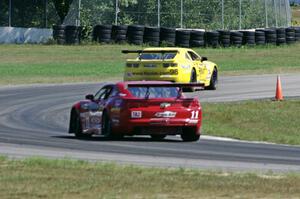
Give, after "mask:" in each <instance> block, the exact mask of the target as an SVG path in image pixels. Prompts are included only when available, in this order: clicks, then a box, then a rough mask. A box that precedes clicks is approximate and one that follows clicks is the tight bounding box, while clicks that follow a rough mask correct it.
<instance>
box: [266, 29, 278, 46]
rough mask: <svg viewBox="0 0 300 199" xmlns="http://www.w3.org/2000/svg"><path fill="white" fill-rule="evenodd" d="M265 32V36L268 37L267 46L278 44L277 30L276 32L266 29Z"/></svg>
mask: <svg viewBox="0 0 300 199" xmlns="http://www.w3.org/2000/svg"><path fill="white" fill-rule="evenodd" d="M264 32H265V35H266V43H267V44H276V41H277V34H276V30H274V29H265V30H264Z"/></svg>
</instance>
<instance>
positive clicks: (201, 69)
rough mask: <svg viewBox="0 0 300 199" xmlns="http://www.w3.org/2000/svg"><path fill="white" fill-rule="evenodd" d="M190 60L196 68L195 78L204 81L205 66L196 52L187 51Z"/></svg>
mask: <svg viewBox="0 0 300 199" xmlns="http://www.w3.org/2000/svg"><path fill="white" fill-rule="evenodd" d="M188 53H189V55H190V57H191V59H192V61H193V66H194V68H195V69H196V70H197V80H198V82H199V81H200V82H201V83H204V82H205V81H206V75H207V68H206V66H205V65H204V64H203V62H202V61H201V57H200V56H199V55H197V54H196V53H194V52H192V51H188Z"/></svg>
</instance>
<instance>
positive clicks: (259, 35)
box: [255, 29, 266, 45]
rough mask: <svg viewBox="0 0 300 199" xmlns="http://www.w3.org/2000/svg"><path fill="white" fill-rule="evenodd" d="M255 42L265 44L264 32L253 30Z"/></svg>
mask: <svg viewBox="0 0 300 199" xmlns="http://www.w3.org/2000/svg"><path fill="white" fill-rule="evenodd" d="M255 44H256V45H265V44H266V34H265V32H264V31H263V30H259V29H258V30H255Z"/></svg>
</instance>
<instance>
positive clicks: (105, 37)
mask: <svg viewBox="0 0 300 199" xmlns="http://www.w3.org/2000/svg"><path fill="white" fill-rule="evenodd" d="M111 31H112V25H96V26H95V27H94V30H93V40H94V41H96V42H99V43H110V42H111Z"/></svg>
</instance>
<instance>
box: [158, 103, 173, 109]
mask: <svg viewBox="0 0 300 199" xmlns="http://www.w3.org/2000/svg"><path fill="white" fill-rule="evenodd" d="M169 106H171V104H170V103H167V102H164V103H161V104H160V108H167V107H169Z"/></svg>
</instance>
